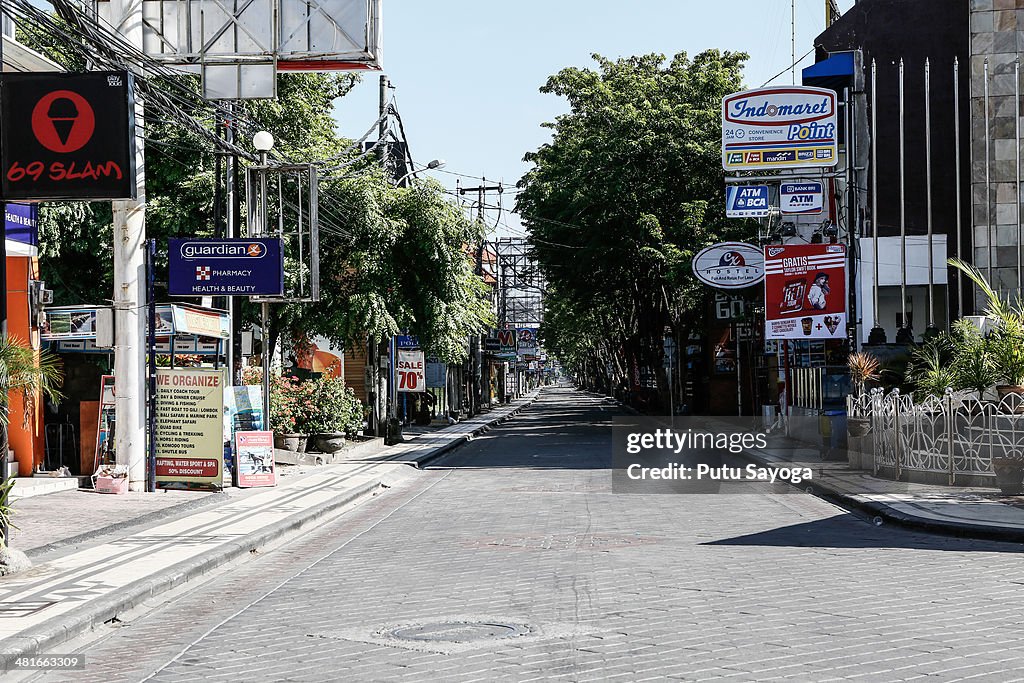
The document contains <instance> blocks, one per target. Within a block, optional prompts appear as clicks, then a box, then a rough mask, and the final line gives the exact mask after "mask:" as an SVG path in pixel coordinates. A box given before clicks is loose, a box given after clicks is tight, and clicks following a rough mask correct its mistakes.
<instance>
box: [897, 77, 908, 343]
mask: <svg viewBox="0 0 1024 683" xmlns="http://www.w3.org/2000/svg"><path fill="white" fill-rule="evenodd" d="M904 85H905V83H904V74H903V58H902V57H901V58H900V311H901V313H900V315H901V318H900V328H901V329H906V328H907V196H906V184H907V183H906V175H907V174H906V151H907V146H906V142H907V141H906V109H905V105H906V102H905V99H906V97H905V95H906V91H905V90H904ZM897 343H899V340H897Z"/></svg>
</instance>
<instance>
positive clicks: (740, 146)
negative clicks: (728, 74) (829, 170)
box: [722, 86, 838, 171]
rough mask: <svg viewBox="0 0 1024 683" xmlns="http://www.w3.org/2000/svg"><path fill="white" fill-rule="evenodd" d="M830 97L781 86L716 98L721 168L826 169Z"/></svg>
mask: <svg viewBox="0 0 1024 683" xmlns="http://www.w3.org/2000/svg"><path fill="white" fill-rule="evenodd" d="M836 125H837V117H836V94H835V92H833V91H831V90H826V89H824V88H811V87H807V86H787V87H780V88H760V89H758V90H747V91H745V92H738V93H733V94H732V95H728V96H726V97H725V98H723V99H722V167H723V168H724V169H725V170H727V171H742V170H763V169H777V168H820V167H832V166H835V165H836V162H837V160H838V159H837V156H836V155H837V127H836Z"/></svg>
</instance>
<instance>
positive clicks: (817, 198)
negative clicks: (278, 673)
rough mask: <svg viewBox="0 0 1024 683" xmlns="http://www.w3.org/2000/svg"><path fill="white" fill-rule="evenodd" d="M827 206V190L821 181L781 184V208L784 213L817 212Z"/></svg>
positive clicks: (805, 213)
mask: <svg viewBox="0 0 1024 683" xmlns="http://www.w3.org/2000/svg"><path fill="white" fill-rule="evenodd" d="M824 206H825V191H824V189H823V187H822V184H821V183H819V182H808V183H782V184H781V185H779V210H780V211H781V212H782V213H784V214H798V215H799V214H803V215H807V214H816V213H821V210H822V209H823V208H824Z"/></svg>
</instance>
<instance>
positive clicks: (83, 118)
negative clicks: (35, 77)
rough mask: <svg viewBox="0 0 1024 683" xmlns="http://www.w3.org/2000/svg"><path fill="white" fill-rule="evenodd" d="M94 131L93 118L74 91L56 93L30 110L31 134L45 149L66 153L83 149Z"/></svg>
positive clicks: (83, 99) (86, 102)
mask: <svg viewBox="0 0 1024 683" xmlns="http://www.w3.org/2000/svg"><path fill="white" fill-rule="evenodd" d="M95 130H96V115H95V114H94V113H93V110H92V107H91V106H90V105H89V102H88V101H87V100H86V99H85V98H84V97H82V96H81V95H79V94H78V93H76V92H72V91H70V90H55V91H53V92H51V93H49V94H47V95H45V96H44V97H43V98H42V99H40V100H39V102H37V103H36V106H35V108H34V109H33V110H32V132H33V133H34V134H35V136H36V140H38V141H39V144H41V145H42V146H43V147H45V148H46V149H48V150H50V151H51V152H57V153H60V154H67V153H69V152H74V151H76V150H79V149H81V148H82V147H84V146H85V144H86V143H87V142H89V140H90V139H91V138H92V134H93V132H95Z"/></svg>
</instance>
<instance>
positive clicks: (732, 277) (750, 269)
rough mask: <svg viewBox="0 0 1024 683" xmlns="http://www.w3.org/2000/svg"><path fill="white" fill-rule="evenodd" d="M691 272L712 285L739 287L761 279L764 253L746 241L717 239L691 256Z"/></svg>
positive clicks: (762, 276) (726, 287)
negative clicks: (721, 240)
mask: <svg viewBox="0 0 1024 683" xmlns="http://www.w3.org/2000/svg"><path fill="white" fill-rule="evenodd" d="M693 274H694V275H696V276H697V279H698V280H700V281H701V282H703V283H704V284H706V285H710V286H711V287H715V288H716V289H743V288H745V287H750V286H751V285H756V284H757V283H758V282H761V280H763V279H764V253H763V252H762V251H761V250H760V249H758V248H757V247H755V246H752V245H750V244H747V243H746V242H720V243H718V244H713V245H711V246H710V247H708V248H707V249H704V250H703V251H701V252H700V253H698V254H697V255H696V256H694V257H693Z"/></svg>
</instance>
